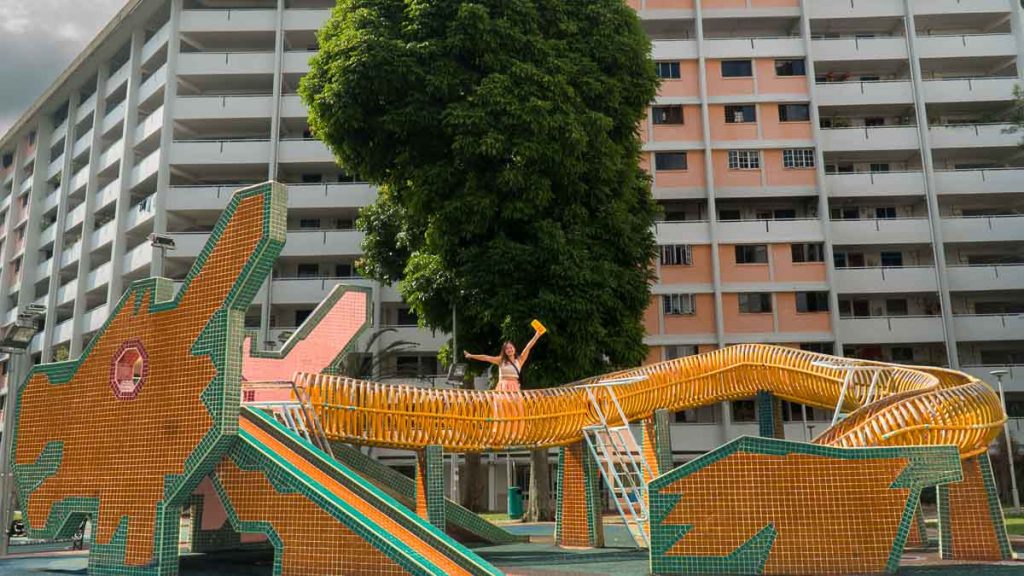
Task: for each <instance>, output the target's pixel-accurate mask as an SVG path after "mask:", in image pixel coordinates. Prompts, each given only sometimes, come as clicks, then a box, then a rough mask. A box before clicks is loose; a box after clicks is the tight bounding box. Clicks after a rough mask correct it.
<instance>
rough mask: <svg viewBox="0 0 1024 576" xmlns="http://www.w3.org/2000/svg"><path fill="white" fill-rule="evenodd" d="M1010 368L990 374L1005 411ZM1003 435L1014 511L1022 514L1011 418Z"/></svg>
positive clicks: (993, 371) (1005, 426)
mask: <svg viewBox="0 0 1024 576" xmlns="http://www.w3.org/2000/svg"><path fill="white" fill-rule="evenodd" d="M1009 373H1010V371H1009V370H1005V369H1002V368H1000V369H999V370H992V371H991V372H989V374H991V375H993V376H995V377H996V385H997V386H998V387H999V403H1000V404H1002V405H1003V412H1006V413H1007V414H1009V412H1007V410H1006V394H1005V393H1004V392H1003V376H1006V375H1007V374H1009ZM1003 437H1005V438H1006V461H1007V462H1009V463H1010V494H1012V496H1013V513H1014V514H1015V515H1017V514H1020V495H1019V494H1018V493H1017V470H1016V466H1014V464H1013V442H1012V441H1011V440H1010V421H1009V418H1007V420H1006V421H1005V422H1003Z"/></svg>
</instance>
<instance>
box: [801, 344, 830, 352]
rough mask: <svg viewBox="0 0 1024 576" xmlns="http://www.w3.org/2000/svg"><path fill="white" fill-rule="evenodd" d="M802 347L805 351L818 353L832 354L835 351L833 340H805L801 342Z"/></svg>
mask: <svg viewBox="0 0 1024 576" xmlns="http://www.w3.org/2000/svg"><path fill="white" fill-rule="evenodd" d="M800 349H801V350H804V351H805V352H817V353H818V354H831V353H833V352H835V346H834V345H833V344H832V342H804V343H802V344H800Z"/></svg>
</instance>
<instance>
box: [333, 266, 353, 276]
mask: <svg viewBox="0 0 1024 576" xmlns="http://www.w3.org/2000/svg"><path fill="white" fill-rule="evenodd" d="M334 277H335V278H351V277H352V265H351V264H335V265H334Z"/></svg>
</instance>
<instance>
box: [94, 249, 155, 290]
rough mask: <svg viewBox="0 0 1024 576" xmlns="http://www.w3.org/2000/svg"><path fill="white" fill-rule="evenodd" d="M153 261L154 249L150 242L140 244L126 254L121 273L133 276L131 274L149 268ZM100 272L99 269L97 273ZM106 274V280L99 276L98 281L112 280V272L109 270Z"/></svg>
mask: <svg viewBox="0 0 1024 576" xmlns="http://www.w3.org/2000/svg"><path fill="white" fill-rule="evenodd" d="M152 261H153V247H152V246H151V245H150V244H149V242H143V243H142V244H139V245H138V246H136V247H135V248H132V249H131V250H129V251H128V252H126V253H125V255H124V262H123V264H122V266H121V272H122V273H123V274H131V273H133V272H137V271H139V270H141V269H143V268H149V265H150V263H151V262H152ZM108 264H109V262H108ZM99 271H100V269H99V268H97V272H99ZM105 273H106V278H102V277H100V276H99V275H97V281H98V282H99V281H103V280H106V281H109V280H110V270H109V268H108V269H107V270H106V271H105Z"/></svg>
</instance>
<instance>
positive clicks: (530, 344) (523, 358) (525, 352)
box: [519, 331, 544, 368]
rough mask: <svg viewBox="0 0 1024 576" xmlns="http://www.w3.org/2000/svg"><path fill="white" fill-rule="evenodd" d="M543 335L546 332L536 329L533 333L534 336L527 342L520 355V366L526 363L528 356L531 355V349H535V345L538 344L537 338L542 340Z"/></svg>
mask: <svg viewBox="0 0 1024 576" xmlns="http://www.w3.org/2000/svg"><path fill="white" fill-rule="evenodd" d="M543 335H544V334H543V333H542V332H540V331H535V332H534V333H533V338H531V339H530V341H529V342H527V343H526V347H525V348H523V353H522V354H520V355H519V367H520V368H522V367H523V366H525V365H526V360H527V358H529V357H530V350H533V345H534V344H536V343H537V340H540V337H541V336H543Z"/></svg>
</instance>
